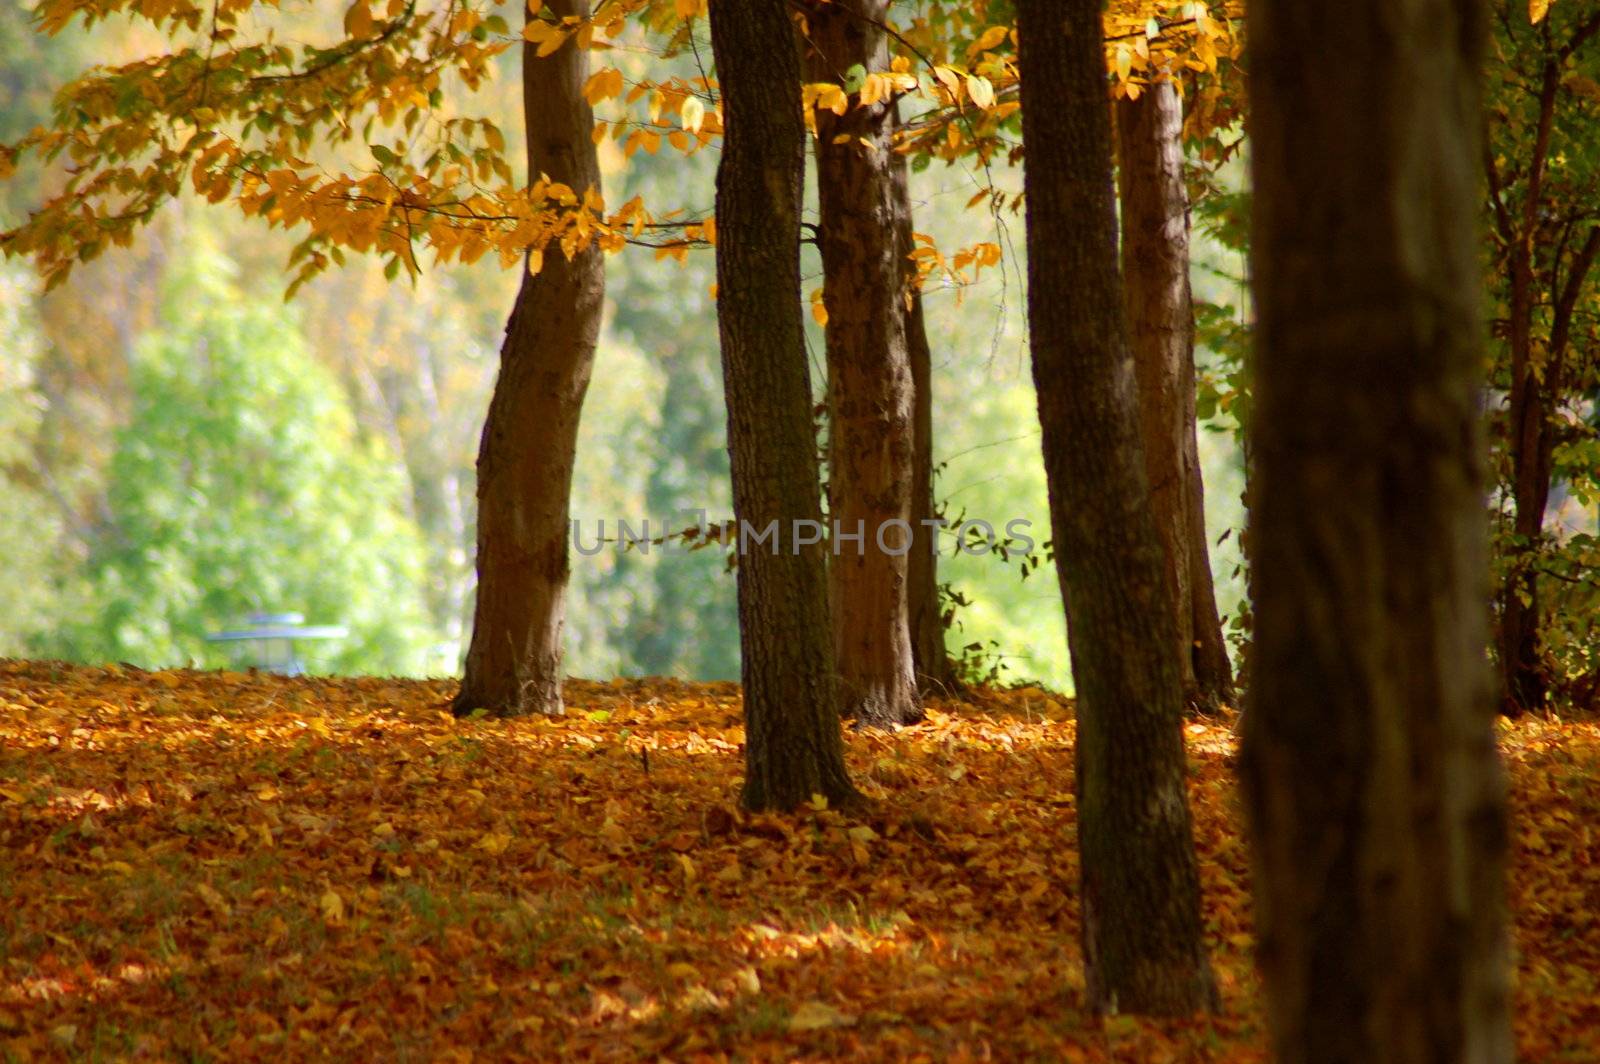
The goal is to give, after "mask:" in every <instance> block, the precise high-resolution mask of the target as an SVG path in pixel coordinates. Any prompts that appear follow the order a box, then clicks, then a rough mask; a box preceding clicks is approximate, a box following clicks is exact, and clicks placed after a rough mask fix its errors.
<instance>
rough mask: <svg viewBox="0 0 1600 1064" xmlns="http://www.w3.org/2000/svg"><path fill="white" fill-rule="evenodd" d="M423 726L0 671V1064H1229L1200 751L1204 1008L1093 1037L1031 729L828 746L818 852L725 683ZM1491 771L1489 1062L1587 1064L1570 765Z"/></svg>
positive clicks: (1061, 807)
mask: <svg viewBox="0 0 1600 1064" xmlns="http://www.w3.org/2000/svg"><path fill="white" fill-rule="evenodd" d="M450 691H451V688H450V685H448V684H445V683H413V682H400V681H390V680H380V679H349V680H327V679H314V678H300V679H286V678H282V677H276V676H265V675H244V674H238V673H193V672H158V673H147V672H140V671H137V670H133V669H129V668H117V667H113V668H109V669H84V668H73V667H68V666H61V665H54V664H47V663H4V662H0V1056H3V1057H5V1058H6V1059H20V1060H27V1059H31V1058H40V1059H85V1060H96V1059H119V1058H126V1057H134V1058H138V1057H148V1058H150V1059H159V1060H171V1059H187V1060H227V1061H233V1060H255V1059H260V1060H284V1059H293V1058H305V1057H332V1058H336V1059H349V1060H386V1061H406V1060H416V1061H434V1060H468V1059H484V1060H495V1059H507V1060H511V1059H524V1060H530V1061H549V1060H556V1059H616V1060H636V1059H671V1060H702V1059H704V1060H715V1059H723V1058H729V1059H745V1060H770V1059H786V1058H799V1059H810V1060H839V1059H859V1060H894V1059H902V1060H915V1059H922V1060H937V1061H946V1060H950V1061H959V1060H986V1059H997V1060H1026V1059H1049V1060H1065V1061H1089V1060H1092V1061H1100V1060H1126V1061H1139V1062H1154V1061H1164V1060H1170V1061H1190V1060H1195V1061H1208V1060H1217V1061H1221V1060H1227V1061H1235V1060H1259V1059H1263V1058H1264V1050H1263V1033H1262V1014H1261V1006H1260V1002H1259V996H1258V987H1257V983H1256V977H1255V975H1254V973H1253V971H1252V968H1251V963H1250V946H1251V933H1250V916H1249V905H1248V884H1247V882H1246V871H1247V859H1246V852H1245V844H1244V841H1243V838H1242V835H1241V831H1240V822H1239V816H1238V811H1237V808H1236V806H1237V803H1236V800H1235V792H1234V787H1233V783H1232V777H1231V771H1230V767H1229V759H1230V755H1231V751H1232V742H1231V738H1230V736H1229V734H1228V731H1227V730H1226V728H1223V727H1208V726H1202V725H1192V726H1190V728H1189V748H1190V752H1191V756H1192V766H1193V773H1192V791H1191V794H1192V797H1193V800H1194V805H1195V815H1196V827H1197V832H1198V836H1199V845H1200V853H1201V865H1202V874H1203V877H1204V887H1205V906H1206V926H1207V928H1208V930H1209V933H1210V945H1211V948H1212V955H1213V958H1214V961H1215V964H1216V966H1217V972H1218V976H1219V978H1220V982H1221V986H1222V993H1223V1010H1222V1012H1221V1013H1220V1014H1218V1015H1216V1016H1213V1017H1209V1018H1203V1019H1195V1020H1190V1021H1185V1022H1177V1023H1155V1022H1149V1021H1141V1020H1134V1019H1129V1018H1117V1017H1114V1018H1111V1019H1108V1020H1103V1021H1102V1020H1098V1019H1093V1018H1091V1017H1089V1016H1087V1015H1085V1013H1084V1011H1083V1008H1082V997H1083V972H1082V967H1081V960H1080V956H1079V952H1078V948H1077V943H1076V938H1077V919H1078V912H1077V906H1076V902H1075V900H1074V897H1073V890H1072V884H1073V882H1074V880H1075V878H1076V871H1077V870H1076V855H1075V853H1074V848H1073V803H1072V757H1071V753H1072V750H1071V747H1072V738H1073V725H1072V722H1071V713H1070V709H1069V708H1068V707H1067V706H1065V705H1063V704H1062V703H1061V702H1059V701H1057V700H1056V699H1054V698H1053V697H1051V696H1050V695H1048V694H1046V693H1044V692H1041V691H1039V690H1037V689H1022V690H1017V691H1009V692H1002V693H990V694H984V695H981V696H975V697H974V699H973V700H972V701H971V702H968V703H961V704H955V703H948V704H940V705H938V706H937V707H936V708H935V709H934V711H933V712H931V713H930V714H929V719H928V722H927V723H925V724H923V725H920V726H918V727H915V728H909V729H906V730H904V731H901V732H899V733H897V734H894V735H886V734H875V733H852V734H850V735H849V736H848V740H847V741H848V747H849V759H850V765H851V768H852V770H853V771H854V772H855V774H856V776H857V778H858V780H860V781H861V784H862V787H863V789H864V790H865V791H866V792H867V793H868V794H869V795H871V796H872V797H873V798H875V799H876V800H877V808H876V810H875V811H874V812H872V813H869V814H866V815H865V816H861V817H854V818H848V819H847V818H844V817H841V816H840V815H839V814H838V813H837V812H835V811H833V810H829V809H826V808H816V809H809V810H805V811H803V812H802V813H800V814H798V815H795V816H792V817H785V818H780V817H746V816H743V815H741V814H739V813H738V812H737V811H736V801H735V796H736V793H737V792H736V787H737V785H738V777H739V772H740V769H741V764H742V761H741V756H740V742H741V738H742V730H741V727H740V724H739V703H738V689H737V687H736V686H734V685H731V684H701V685H690V684H680V683H674V682H670V681H642V682H636V681H617V682H614V683H583V682H573V683H571V684H570V685H569V687H568V693H567V698H568V702H569V712H568V715H567V716H566V717H564V718H561V719H554V720H546V719H534V720H522V721H514V722H509V723H505V722H497V721H488V720H469V721H456V720H453V719H452V718H451V717H450V716H449V715H448V714H447V713H446V712H445V705H446V701H447V698H448V696H449V694H450ZM1502 738H1503V745H1504V748H1505V750H1506V754H1507V757H1508V761H1509V763H1510V766H1511V774H1512V781H1513V791H1514V798H1513V800H1514V812H1515V816H1516V829H1515V857H1514V872H1513V880H1514V882H1513V906H1514V909H1515V914H1516V948H1517V964H1518V975H1517V989H1516V995H1517V996H1516V1014H1517V1029H1518V1038H1519V1043H1520V1048H1521V1051H1522V1053H1523V1056H1524V1057H1525V1058H1526V1059H1531V1060H1544V1061H1558V1060H1573V1061H1578V1060H1596V1059H1600V918H1597V916H1596V913H1597V911H1600V847H1597V845H1596V838H1595V832H1596V830H1597V825H1600V785H1597V782H1596V781H1597V779H1600V729H1597V728H1596V727H1595V726H1593V725H1557V724H1551V723H1548V722H1530V723H1527V724H1523V725H1519V726H1516V727H1514V728H1512V727H1509V726H1508V727H1507V728H1506V730H1505V732H1504V734H1503V736H1502Z"/></svg>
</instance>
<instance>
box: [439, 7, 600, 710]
mask: <svg viewBox="0 0 1600 1064" xmlns="http://www.w3.org/2000/svg"><path fill="white" fill-rule="evenodd" d="M588 6H589V5H588V2H587V0H550V2H549V3H548V4H547V5H546V8H545V10H547V11H550V12H552V13H554V14H557V15H579V14H586V13H587V12H588ZM530 17H532V16H530ZM588 76H589V53H588V52H587V51H585V50H584V49H582V48H579V47H578V46H577V45H576V44H575V43H573V42H570V41H569V42H568V43H567V44H564V45H562V47H561V48H560V49H558V50H557V51H555V52H554V53H552V54H551V55H549V56H546V57H544V58H542V59H541V58H538V57H537V55H536V49H535V48H534V46H533V45H531V44H530V45H528V46H526V47H524V49H523V65H522V97H523V114H524V121H525V123H526V126H527V137H528V174H529V178H530V180H533V179H536V178H537V176H538V175H539V174H541V173H543V174H547V175H549V177H550V179H551V180H552V181H555V182H559V183H561V184H565V185H568V186H570V187H571V188H572V189H573V190H574V191H576V192H578V193H579V194H580V195H581V194H582V192H583V190H584V189H587V188H591V187H592V188H594V189H596V190H597V191H598V190H599V188H600V166H599V163H598V161H597V159H596V156H595V147H594V142H593V140H592V139H591V136H590V135H591V131H592V130H593V127H594V116H593V113H592V112H591V111H590V109H589V104H588V101H587V100H585V99H584V96H583V83H584V81H585V80H586V79H587V78H588ZM604 298H605V263H604V257H603V253H602V252H601V250H600V249H599V247H597V246H590V247H588V248H585V249H584V250H582V251H579V252H578V253H577V254H576V255H574V256H573V258H572V259H571V260H570V261H569V260H568V259H567V258H566V256H564V255H562V254H561V253H560V252H559V251H558V250H557V249H555V248H550V249H548V250H547V251H546V253H545V255H544V266H543V269H541V270H540V272H539V273H538V274H537V275H529V274H527V273H526V272H524V274H523V278H522V287H521V289H520V290H519V291H518V292H517V302H516V307H515V309H513V310H512V312H511V320H510V321H509V322H508V323H507V325H506V338H505V343H504V344H503V346H502V347H501V349H500V374H499V377H498V378H497V379H496V380H495V386H494V395H493V397H492V398H491V399H490V401H489V417H488V420H487V421H486V422H485V424H484V427H483V438H482V441H481V442H480V444H479V448H478V561H477V565H478V592H477V600H476V604H475V606H474V612H473V619H472V642H471V645H470V647H469V649H468V650H467V660H466V667H465V675H464V676H463V678H462V681H461V690H460V692H459V693H458V694H457V695H456V698H455V703H454V709H455V711H456V713H458V714H464V713H470V712H472V711H473V710H475V709H479V708H482V709H486V710H488V711H489V712H490V713H492V714H494V715H496V716H514V715H517V714H522V713H560V712H561V711H562V702H561V649H562V648H561V643H562V627H563V625H564V622H565V618H566V601H565V599H566V589H567V574H568V561H567V536H568V526H569V521H568V502H569V497H570V495H571V492H572V467H573V461H574V458H575V457H576V452H577V443H578V416H579V414H580V412H581V411H582V408H583V397H584V393H585V392H586V391H588V388H589V375H590V373H591V371H592V370H593V368H594V349H595V343H596V341H597V339H598V338H599V334H600V314H601V308H602V304H603V302H604Z"/></svg>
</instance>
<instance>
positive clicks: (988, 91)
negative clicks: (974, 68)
mask: <svg viewBox="0 0 1600 1064" xmlns="http://www.w3.org/2000/svg"><path fill="white" fill-rule="evenodd" d="M967 95H968V96H971V97H972V102H973V103H975V104H977V105H978V106H979V107H981V108H983V109H984V110H985V111H987V110H988V109H989V108H991V107H993V106H994V84H993V83H992V82H990V81H989V79H988V78H986V77H984V76H983V75H981V74H968V75H967Z"/></svg>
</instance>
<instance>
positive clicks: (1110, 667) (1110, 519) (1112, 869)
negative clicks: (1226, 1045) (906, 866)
mask: <svg viewBox="0 0 1600 1064" xmlns="http://www.w3.org/2000/svg"><path fill="white" fill-rule="evenodd" d="M1100 10H1101V5H1100V0H1066V2H1060V0H1019V2H1018V4H1017V25H1018V37H1019V38H1020V42H1021V45H1020V48H1021V51H1020V55H1019V58H1018V62H1019V64H1020V74H1021V84H1022V135H1023V144H1024V148H1025V150H1026V152H1027V157H1026V166H1025V170H1024V193H1025V196H1026V202H1027V230H1028V323H1029V330H1030V333H1031V339H1032V348H1033V376H1034V384H1035V387H1036V389H1037V391H1038V398H1039V421H1040V425H1041V428H1042V429H1043V435H1044V462H1045V473H1046V478H1047V481H1048V484H1049V496H1050V524H1051V530H1052V532H1053V534H1054V538H1055V545H1056V550H1055V558H1056V571H1057V575H1058V576H1059V578H1060V581H1061V592H1062V598H1063V599H1064V601H1065V604H1066V610H1067V635H1068V644H1069V649H1070V650H1071V655H1072V674H1073V681H1074V683H1075V685H1076V687H1077V692H1078V702H1077V716H1078V734H1077V778H1076V786H1077V806H1078V848H1079V862H1080V870H1081V895H1082V898H1081V904H1082V909H1083V953H1084V969H1085V974H1086V978H1087V983H1088V995H1089V1004H1090V1006H1091V1007H1092V1008H1094V1009H1096V1010H1101V1011H1112V1010H1117V1011H1122V1012H1135V1013H1147V1014H1158V1015H1162V1014H1164V1015H1178V1014H1184V1013H1189V1012H1193V1011H1195V1010H1197V1009H1202V1008H1206V1007H1209V1006H1213V1005H1214V1004H1215V1002H1216V987H1215V983H1214V980H1213V978H1212V975H1211V969H1210V965H1209V963H1208V962H1207V960H1206V956H1205V949H1204V946H1203V943H1202V940H1201V925H1200V886H1199V876H1198V872H1197V870H1196V865H1195V852H1194V837H1193V829H1192V826H1191V823H1190V817H1189V802H1188V792H1187V788H1186V784H1187V775H1188V773H1187V761H1186V759H1185V756H1184V750H1183V735H1182V704H1183V690H1182V687H1181V685H1180V682H1179V661H1178V659H1179V655H1178V653H1177V636H1176V633H1175V628H1176V617H1175V614H1174V612H1173V610H1172V609H1171V608H1170V603H1169V600H1168V597H1167V584H1166V581H1165V579H1164V574H1163V570H1162V564H1163V555H1162V549H1161V541H1160V539H1159V538H1158V536H1157V533H1156V529H1155V521H1154V519H1153V517H1152V515H1151V510H1150V500H1149V487H1148V483H1147V480H1146V475H1145V469H1144V458H1143V455H1142V454H1141V453H1140V447H1139V427H1138V410H1137V398H1136V396H1135V394H1134V380H1133V364H1132V359H1131V357H1130V355H1129V353H1128V343H1127V336H1126V327H1125V325H1124V322H1123V301H1122V292H1121V284H1120V281H1119V278H1118V274H1117V231H1116V224H1117V223H1116V205H1115V198H1114V194H1113V191H1112V173H1111V119H1110V108H1109V106H1108V101H1107V99H1106V97H1107V80H1106V67H1105V53H1104V46H1103V44H1102V41H1103V37H1104V31H1103V27H1102V22H1101V14H1100Z"/></svg>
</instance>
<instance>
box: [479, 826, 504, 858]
mask: <svg viewBox="0 0 1600 1064" xmlns="http://www.w3.org/2000/svg"><path fill="white" fill-rule="evenodd" d="M510 845H511V836H510V834H509V833H507V832H504V831H491V832H489V833H488V834H487V835H485V836H483V838H481V839H479V840H478V841H477V842H475V843H473V844H472V848H473V849H475V850H482V851H483V852H484V853H486V854H489V855H490V856H491V857H497V856H499V855H500V854H502V853H505V852H506V849H507V848H508V847H509V846H510Z"/></svg>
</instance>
